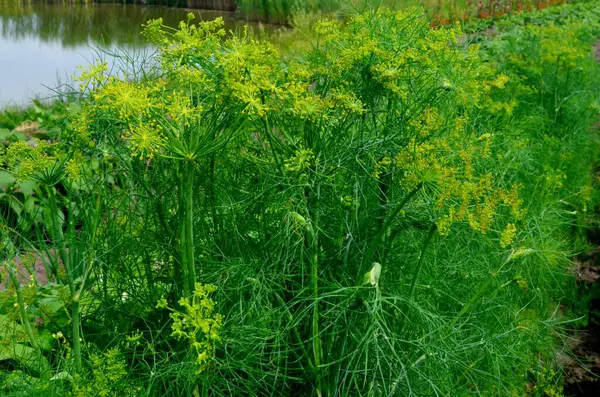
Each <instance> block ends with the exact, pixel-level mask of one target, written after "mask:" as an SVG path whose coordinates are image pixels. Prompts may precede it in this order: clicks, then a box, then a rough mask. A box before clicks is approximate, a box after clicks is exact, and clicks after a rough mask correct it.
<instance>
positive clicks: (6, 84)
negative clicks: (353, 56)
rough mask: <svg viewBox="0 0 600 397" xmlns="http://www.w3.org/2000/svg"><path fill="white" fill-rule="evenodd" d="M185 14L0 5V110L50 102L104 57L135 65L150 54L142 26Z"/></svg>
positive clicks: (205, 15)
mask: <svg viewBox="0 0 600 397" xmlns="http://www.w3.org/2000/svg"><path fill="white" fill-rule="evenodd" d="M189 12H190V10H183V9H176V8H163V7H143V6H135V5H111V4H95V5H76V4H54V5H53V4H45V3H38V4H36V3H33V4H23V3H20V2H19V1H14V2H8V3H7V2H0V106H5V105H7V104H15V105H22V104H25V103H27V102H28V101H29V100H31V99H32V98H36V97H37V98H41V99H44V98H49V97H52V96H55V95H56V93H55V91H54V90H55V89H56V88H57V87H58V88H60V84H61V83H62V84H67V85H68V84H69V81H70V80H71V78H70V76H72V75H73V74H74V73H75V71H76V67H77V66H78V65H87V64H89V63H90V62H91V61H94V60H95V59H98V58H100V57H101V58H102V59H104V60H107V61H109V63H110V62H111V59H110V56H108V55H107V54H106V53H105V51H108V52H112V51H115V50H119V51H126V52H127V53H129V54H131V55H135V56H136V57H137V58H138V59H141V58H143V55H144V54H149V53H152V52H153V51H154V48H152V46H150V45H148V43H146V42H145V40H144V38H143V37H142V36H141V34H140V31H141V25H142V23H144V22H146V21H148V20H150V19H155V18H159V17H160V18H162V19H163V22H164V23H165V24H166V25H169V26H177V24H178V23H179V21H181V20H182V19H184V18H185V16H186V14H187V13H189ZM194 12H195V13H196V20H201V19H202V20H212V19H214V18H216V17H218V16H222V17H223V18H224V20H225V23H226V29H228V30H229V29H234V30H235V29H236V28H238V27H240V26H241V25H244V24H245V23H244V22H240V21H236V20H235V19H234V15H233V14H232V13H227V12H217V11H197V10H196V11H194ZM254 27H255V28H257V27H259V26H257V25H255V26H254ZM259 28H261V29H264V27H263V26H260V27H259ZM267 30H268V29H267ZM63 89H68V88H66V86H63Z"/></svg>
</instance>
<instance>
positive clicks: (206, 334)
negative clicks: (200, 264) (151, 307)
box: [157, 283, 223, 373]
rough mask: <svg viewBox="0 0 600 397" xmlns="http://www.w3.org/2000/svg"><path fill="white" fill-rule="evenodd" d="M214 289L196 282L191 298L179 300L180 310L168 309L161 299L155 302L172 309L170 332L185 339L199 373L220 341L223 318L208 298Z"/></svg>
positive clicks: (203, 369) (209, 285)
mask: <svg viewBox="0 0 600 397" xmlns="http://www.w3.org/2000/svg"><path fill="white" fill-rule="evenodd" d="M215 290H216V287H215V286H214V285H212V284H205V285H203V284H200V283H196V285H195V289H194V294H193V296H192V298H191V299H188V298H181V299H180V300H179V305H180V306H181V307H182V310H181V311H179V310H174V309H171V308H169V307H168V304H167V301H166V300H165V299H164V298H163V299H161V300H160V301H159V303H158V305H157V307H159V308H166V309H169V310H170V311H171V314H170V316H171V319H172V320H173V324H172V325H171V329H172V331H173V332H172V335H173V336H174V337H176V338H178V339H185V340H187V341H188V342H189V344H190V348H192V349H193V350H194V351H195V352H196V354H197V357H196V364H197V366H198V373H200V372H203V371H205V370H207V369H208V368H209V366H210V364H211V363H212V361H213V360H214V355H215V349H216V345H217V343H218V342H219V341H220V340H221V338H220V336H219V330H220V329H221V325H222V324H223V317H222V316H221V315H220V314H218V313H214V309H215V303H214V302H213V300H212V299H211V298H210V295H211V294H212V293H213V292H214V291H215Z"/></svg>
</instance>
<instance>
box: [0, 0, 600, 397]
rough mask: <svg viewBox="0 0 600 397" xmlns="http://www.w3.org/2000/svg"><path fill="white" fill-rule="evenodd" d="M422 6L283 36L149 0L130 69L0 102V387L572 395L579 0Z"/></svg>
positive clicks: (583, 130) (591, 134) (585, 180)
mask: <svg viewBox="0 0 600 397" xmlns="http://www.w3.org/2000/svg"><path fill="white" fill-rule="evenodd" d="M0 1H1V0H0ZM431 21H432V20H431V15H430V14H428V12H427V11H426V10H424V9H422V8H408V9H403V10H390V9H388V8H385V7H370V8H368V9H366V10H364V11H363V12H361V13H354V14H351V15H347V16H346V18H345V19H344V21H340V20H337V19H334V18H322V19H320V20H319V21H318V22H316V23H315V26H314V31H313V33H312V36H310V37H309V38H307V41H308V43H306V44H307V45H305V46H303V47H301V49H298V50H297V51H296V53H294V56H293V57H291V59H288V57H285V56H284V55H282V53H281V52H280V50H279V49H278V48H277V47H276V46H274V45H273V44H271V43H269V42H266V41H260V40H256V39H254V38H253V37H251V36H250V35H247V34H245V33H244V32H237V33H235V32H228V31H226V30H225V29H224V28H223V26H224V23H223V21H222V19H220V18H217V19H216V20H214V21H196V20H195V15H194V13H190V14H189V15H188V16H187V19H186V20H185V21H182V22H181V24H180V25H179V26H178V27H177V28H172V27H168V26H165V25H164V23H163V21H162V20H161V19H156V20H151V21H149V22H147V23H146V24H145V25H144V27H143V30H142V34H143V36H144V37H145V38H146V39H147V40H148V41H149V42H151V43H153V44H154V45H156V47H157V48H158V51H157V52H156V54H154V55H153V57H154V58H153V59H152V60H153V63H152V64H154V65H156V66H155V67H154V68H153V69H152V70H151V71H148V70H140V71H139V73H137V74H132V76H133V77H131V76H128V78H120V77H117V76H114V75H111V74H110V73H109V71H108V70H107V69H108V67H107V64H105V63H103V62H97V63H94V64H91V65H88V66H87V67H85V68H83V69H82V73H81V74H80V75H79V76H78V77H77V83H78V84H79V87H78V89H79V99H78V100H76V101H68V102H65V103H61V102H59V103H56V104H54V105H48V106H45V105H41V104H34V105H32V106H31V107H30V108H27V109H24V110H18V111H17V110H15V111H13V110H10V109H7V110H4V111H2V112H0V250H1V252H3V255H2V256H1V257H0V277H1V280H0V282H1V283H2V284H1V285H3V286H6V289H5V290H2V291H0V393H4V394H7V395H10V396H15V397H19V396H23V397H24V396H28V397H31V396H44V397H54V396H56V397H59V396H60V397H63V396H73V397H91V396H98V395H101V396H111V397H113V396H114V397H117V396H118V397H121V396H182V395H185V396H202V397H204V396H209V395H210V396H282V397H283V396H289V395H294V396H301V397H302V396H307V397H308V396H319V397H335V396H344V397H351V396H357V397H358V396H361V397H362V396H373V397H380V396H381V397H383V396H410V395H414V396H423V395H452V396H467V395H473V394H477V395H484V396H485V395H487V396H526V397H571V396H567V395H565V394H564V390H565V389H564V385H565V378H566V376H565V369H564V368H563V366H562V364H563V363H564V361H565V357H568V358H569V360H570V362H577V361H578V360H585V357H580V356H578V355H577V352H578V350H577V349H576V348H574V347H573V344H572V343H570V339H572V334H571V332H572V330H573V329H583V328H586V327H590V328H593V327H592V326H595V324H593V322H594V321H596V320H595V317H594V315H590V314H589V304H590V302H591V300H593V299H597V298H598V296H597V294H598V291H597V288H596V289H593V288H591V287H590V288H589V289H587V290H582V289H580V286H579V285H578V279H577V278H576V277H575V276H574V275H573V274H572V273H573V267H574V260H575V259H574V258H577V255H578V254H579V253H582V252H590V250H591V249H592V248H594V249H595V248H596V247H593V246H592V244H593V243H594V242H593V241H590V240H588V236H590V235H592V234H593V231H594V230H597V229H598V219H599V213H600V194H599V191H598V188H599V185H600V180H599V178H598V166H599V164H598V159H599V158H600V139H599V131H598V125H597V122H598V118H599V115H600V85H599V84H598V83H599V82H600V64H599V63H598V60H597V59H596V57H595V54H594V45H595V44H597V42H598V38H599V37H600V4H598V3H597V2H588V1H581V2H577V3H573V4H564V5H557V6H554V7H549V8H544V9H541V10H533V11H526V12H522V13H519V14H516V15H511V16H504V17H503V18H501V19H500V20H498V21H497V22H495V24H494V28H493V30H492V31H485V32H481V31H480V32H475V33H473V34H466V33H465V31H464V30H463V29H462V28H461V26H460V24H457V25H455V26H454V25H453V26H446V27H443V28H436V27H434V26H432V23H431ZM580 257H581V256H580ZM40 273H41V275H40ZM596 287H597V286H596ZM594 288H595V287H594ZM589 364H590V363H586V362H582V366H581V367H580V368H579V367H578V368H579V373H581V372H582V371H583V373H586V374H589V371H588V370H590V368H591V367H590V366H589ZM586 371H588V372H586ZM594 376H595V375H594V374H589V378H590V379H593V378H594ZM586 379H587V378H586Z"/></svg>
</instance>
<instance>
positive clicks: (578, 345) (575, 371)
mask: <svg viewBox="0 0 600 397" xmlns="http://www.w3.org/2000/svg"><path fill="white" fill-rule="evenodd" d="M572 272H573V273H574V275H575V277H576V278H577V281H578V283H579V285H580V290H581V296H582V297H584V299H585V298H586V297H587V296H590V295H591V297H592V299H591V301H590V307H589V320H588V328H587V329H585V330H581V331H575V332H574V333H573V335H572V338H571V339H570V341H569V343H568V348H569V350H570V353H571V354H569V355H567V354H563V353H560V354H559V355H558V360H559V362H560V363H561V364H562V366H563V369H564V371H565V380H566V384H565V389H564V394H565V396H569V397H571V396H572V397H580V396H587V397H589V396H597V395H598V391H599V390H600V247H598V248H596V249H595V250H592V251H590V252H587V253H585V254H584V255H581V256H580V257H579V258H578V260H577V261H576V262H575V266H574V267H573V269H572Z"/></svg>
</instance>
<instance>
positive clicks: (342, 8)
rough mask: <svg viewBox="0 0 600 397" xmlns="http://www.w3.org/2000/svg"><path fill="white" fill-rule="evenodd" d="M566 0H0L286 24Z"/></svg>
mask: <svg viewBox="0 0 600 397" xmlns="http://www.w3.org/2000/svg"><path fill="white" fill-rule="evenodd" d="M567 1H568V0H480V1H476V0H376V1H371V0H369V1H365V0H0V3H1V2H5V3H8V2H11V3H21V4H32V3H39V2H45V3H53V4H56V3H59V4H63V3H80V4H91V3H100V4H102V3H110V4H115V3H116V4H140V5H150V6H153V5H156V6H168V7H186V8H197V9H208V10H225V11H236V10H237V11H238V13H239V14H240V16H242V17H244V18H248V19H252V20H260V21H264V22H271V23H280V24H287V23H293V20H294V19H295V18H297V17H298V16H300V17H302V16H304V15H307V14H308V15H319V14H327V13H339V14H341V15H348V14H349V13H350V14H351V13H354V12H357V10H364V9H366V8H370V7H372V6H373V5H374V4H375V3H376V4H377V5H379V6H384V7H388V8H392V9H400V8H407V7H410V6H422V7H423V8H424V9H425V10H427V13H428V15H429V16H431V17H432V18H433V21H434V23H436V24H447V23H449V22H451V21H453V20H463V21H464V20H469V19H472V18H484V19H487V18H497V17H500V16H502V15H505V14H510V13H514V12H520V11H532V10H535V9H543V8H546V7H548V6H552V5H556V4H561V3H565V2H567Z"/></svg>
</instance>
